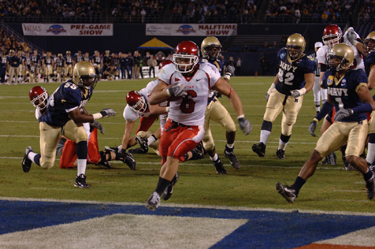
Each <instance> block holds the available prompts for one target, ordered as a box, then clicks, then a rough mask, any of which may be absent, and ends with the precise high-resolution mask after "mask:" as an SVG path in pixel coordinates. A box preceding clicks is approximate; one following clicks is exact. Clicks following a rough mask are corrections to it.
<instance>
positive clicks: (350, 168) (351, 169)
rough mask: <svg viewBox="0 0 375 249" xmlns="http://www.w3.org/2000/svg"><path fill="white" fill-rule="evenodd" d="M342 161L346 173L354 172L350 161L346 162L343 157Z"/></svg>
mask: <svg viewBox="0 0 375 249" xmlns="http://www.w3.org/2000/svg"><path fill="white" fill-rule="evenodd" d="M342 160H343V162H344V168H345V170H346V171H353V170H355V168H354V167H353V166H352V165H350V163H348V161H346V158H345V157H342Z"/></svg>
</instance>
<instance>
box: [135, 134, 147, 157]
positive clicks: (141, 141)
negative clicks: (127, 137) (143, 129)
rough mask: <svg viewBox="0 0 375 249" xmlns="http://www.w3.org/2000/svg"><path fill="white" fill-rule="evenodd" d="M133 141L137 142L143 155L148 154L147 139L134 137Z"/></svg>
mask: <svg viewBox="0 0 375 249" xmlns="http://www.w3.org/2000/svg"><path fill="white" fill-rule="evenodd" d="M135 141H137V143H138V144H139V146H140V147H141V149H142V150H143V153H147V152H148V140H147V138H141V137H139V136H136V137H135Z"/></svg>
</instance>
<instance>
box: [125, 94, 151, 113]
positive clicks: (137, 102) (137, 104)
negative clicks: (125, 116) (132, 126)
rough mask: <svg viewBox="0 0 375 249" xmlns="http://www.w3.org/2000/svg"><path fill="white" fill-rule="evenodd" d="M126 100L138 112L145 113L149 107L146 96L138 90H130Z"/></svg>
mask: <svg viewBox="0 0 375 249" xmlns="http://www.w3.org/2000/svg"><path fill="white" fill-rule="evenodd" d="M126 102H127V103H128V105H129V107H130V108H131V109H132V110H133V111H135V112H138V113H145V112H146V111H147V109H148V106H147V101H146V99H145V97H144V96H143V95H142V94H140V93H139V92H137V91H130V92H128V94H127V95H126Z"/></svg>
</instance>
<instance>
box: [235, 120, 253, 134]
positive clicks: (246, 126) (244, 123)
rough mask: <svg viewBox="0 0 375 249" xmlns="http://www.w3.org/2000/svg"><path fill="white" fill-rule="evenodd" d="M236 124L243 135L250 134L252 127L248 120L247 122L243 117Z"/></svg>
mask: <svg viewBox="0 0 375 249" xmlns="http://www.w3.org/2000/svg"><path fill="white" fill-rule="evenodd" d="M238 124H239V125H240V128H241V130H242V131H243V133H245V134H246V135H249V134H250V132H251V130H252V127H251V123H250V122H249V120H247V119H246V118H245V117H241V118H238Z"/></svg>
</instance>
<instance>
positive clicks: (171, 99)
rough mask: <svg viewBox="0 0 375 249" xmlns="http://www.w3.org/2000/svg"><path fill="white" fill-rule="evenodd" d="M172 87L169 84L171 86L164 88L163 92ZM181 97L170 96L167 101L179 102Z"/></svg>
mask: <svg viewBox="0 0 375 249" xmlns="http://www.w3.org/2000/svg"><path fill="white" fill-rule="evenodd" d="M172 86H173V85H172V84H171V85H168V86H167V87H166V88H164V91H167V90H168V89H169V88H171V87H172ZM182 98H183V97H176V96H174V97H172V96H170V97H169V98H168V99H167V100H168V101H178V100H180V99H182Z"/></svg>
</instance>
